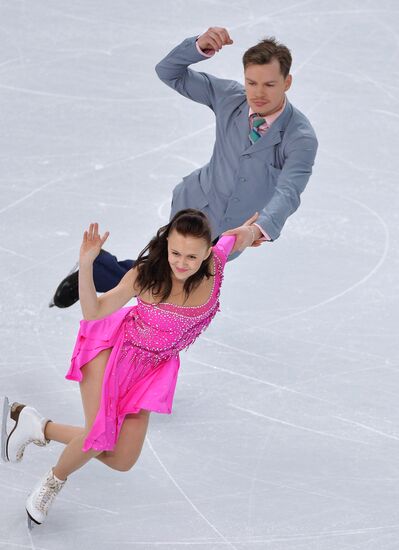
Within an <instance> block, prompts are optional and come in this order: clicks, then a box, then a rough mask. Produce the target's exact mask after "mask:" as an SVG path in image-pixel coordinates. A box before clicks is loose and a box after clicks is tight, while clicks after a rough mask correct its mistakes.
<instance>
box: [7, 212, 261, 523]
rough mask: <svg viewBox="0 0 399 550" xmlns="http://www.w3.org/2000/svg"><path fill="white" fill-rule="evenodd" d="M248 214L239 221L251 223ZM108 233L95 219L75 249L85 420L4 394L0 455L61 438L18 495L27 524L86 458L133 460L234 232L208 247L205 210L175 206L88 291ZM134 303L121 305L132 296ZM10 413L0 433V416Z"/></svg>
mask: <svg viewBox="0 0 399 550" xmlns="http://www.w3.org/2000/svg"><path fill="white" fill-rule="evenodd" d="M253 219H254V217H253V218H251V220H248V222H246V224H248V226H247V227H248V230H249V231H251V228H250V227H249V223H252V222H253ZM107 237H108V232H107V233H105V234H104V236H103V237H101V236H100V235H99V233H98V224H96V223H95V224H91V225H90V227H89V230H88V231H85V232H84V236H83V242H82V245H81V248H80V258H79V268H80V269H79V296H80V303H81V308H82V312H83V317H84V320H82V321H81V322H80V330H79V333H78V336H77V340H76V345H75V348H74V351H73V355H72V361H71V366H70V369H69V370H68V372H67V374H66V378H67V379H69V380H76V381H78V382H80V391H81V397H82V403H83V410H84V415H85V426H84V427H76V426H69V425H65V424H59V423H57V422H53V421H52V420H49V419H47V418H45V417H43V416H42V415H41V414H40V413H39V412H38V411H37V410H36V409H34V408H32V407H29V406H26V405H23V404H20V403H13V404H12V405H11V407H9V405H8V399H7V398H5V400H4V407H3V423H2V456H3V459H4V460H6V461H10V462H19V461H20V460H22V458H23V454H24V450H25V447H26V446H27V445H28V444H29V443H32V442H33V443H35V444H36V445H41V446H44V445H46V444H48V443H49V442H50V441H51V440H54V441H58V442H60V443H64V444H65V445H66V446H65V449H64V450H63V452H62V454H61V455H60V457H59V459H58V462H57V464H56V465H55V466H54V467H53V468H52V469H51V470H50V471H49V472H47V473H46V475H45V476H44V477H43V478H42V479H41V480H40V481H39V483H38V484H37V486H36V487H35V488H34V489H33V491H32V493H31V494H30V495H29V497H28V499H27V501H26V511H27V514H28V525H29V527H30V528H31V527H32V526H33V523H32V522H34V523H36V524H41V523H43V522H44V521H45V519H46V516H47V514H48V511H49V509H50V506H51V504H52V503H53V501H54V499H55V497H56V495H57V494H58V493H59V491H60V490H61V489H62V487H63V486H64V485H65V482H66V480H67V478H68V477H69V476H70V475H71V474H72V473H73V472H74V471H75V470H77V469H79V468H81V467H82V466H83V465H85V464H86V463H87V462H88V461H89V460H91V459H92V458H97V459H98V460H100V461H101V462H103V463H104V464H106V465H107V466H109V467H110V468H113V469H115V470H119V471H128V470H129V469H130V468H132V466H133V465H134V464H135V462H136V461H137V459H138V457H139V455H140V452H141V448H142V446H143V442H144V438H145V434H146V431H147V426H148V421H149V416H150V411H156V412H159V413H170V412H171V409H172V401H173V395H174V390H175V385H176V379H177V374H178V370H179V352H180V351H181V350H183V349H184V348H187V346H189V345H190V344H191V343H193V342H194V341H195V340H196V338H197V337H198V336H199V335H200V333H201V332H202V331H203V330H204V329H205V328H206V327H207V326H208V325H209V323H210V322H211V320H212V319H213V317H214V316H215V314H216V312H217V311H218V308H219V293H220V286H221V283H222V276H223V269H224V266H225V263H226V261H227V257H228V255H229V253H230V252H231V251H232V249H233V246H234V242H235V237H234V236H231V235H230V236H222V237H221V238H220V240H219V241H218V243H217V244H216V245H215V246H212V243H211V230H210V227H209V224H208V221H207V219H206V216H205V215H204V214H203V213H202V212H200V211H198V210H193V209H187V210H182V211H180V212H178V213H177V214H176V215H175V216H174V217H173V218H172V220H171V221H170V223H168V224H167V225H165V226H164V227H161V228H160V229H159V230H158V232H157V234H156V236H155V237H154V238H153V239H152V240H151V241H150V243H149V244H148V245H147V246H146V248H145V249H144V250H143V251H142V252H141V254H140V255H139V257H138V259H137V261H136V264H135V267H133V268H132V269H131V270H130V271H129V272H128V273H126V275H125V276H124V277H123V279H122V280H121V282H120V283H119V285H118V286H117V287H116V288H114V289H112V290H110V291H109V292H107V293H105V294H103V295H101V296H100V297H97V295H96V291H95V287H94V283H93V271H92V270H93V262H94V260H95V258H96V257H97V255H98V254H99V252H100V250H101V247H102V245H103V244H104V242H105V241H106V239H107ZM134 296H136V297H137V305H135V306H133V307H122V306H124V305H125V304H126V303H127V302H128V301H129V300H130V299H131V298H132V297H134ZM10 418H11V420H12V421H14V425H13V429H12V431H11V432H10V433H9V434H7V430H6V426H7V421H9V420H10Z"/></svg>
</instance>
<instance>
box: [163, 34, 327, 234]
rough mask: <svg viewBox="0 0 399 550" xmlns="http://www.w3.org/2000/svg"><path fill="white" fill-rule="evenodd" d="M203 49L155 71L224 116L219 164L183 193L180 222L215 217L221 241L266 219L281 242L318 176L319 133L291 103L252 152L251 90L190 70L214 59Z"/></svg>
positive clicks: (178, 192) (179, 191) (192, 179)
mask: <svg viewBox="0 0 399 550" xmlns="http://www.w3.org/2000/svg"><path fill="white" fill-rule="evenodd" d="M195 41H196V37H192V38H187V39H186V40H184V41H183V42H182V43H181V44H180V45H179V46H177V47H176V48H174V49H173V50H172V51H171V52H170V53H169V54H168V55H167V56H166V57H165V58H164V59H163V60H162V61H160V63H158V65H157V66H156V69H155V70H156V72H157V74H158V76H159V78H160V79H161V80H162V81H163V82H165V84H167V85H168V86H170V87H171V88H173V89H174V90H176V91H178V92H179V93H180V94H182V95H183V96H185V97H187V98H189V99H192V100H193V101H197V102H198V103H202V104H204V105H207V106H208V107H210V108H211V109H212V110H213V112H214V113H215V116H216V141H215V146H214V150H213V153H212V157H211V159H210V161H209V162H208V164H206V165H205V166H203V167H202V168H200V169H198V170H195V171H194V172H192V173H191V174H190V175H188V176H186V177H185V178H183V181H182V182H181V183H179V184H178V185H177V186H176V187H175V189H174V191H173V199H172V216H173V215H174V214H175V213H176V212H177V211H178V210H181V209H183V208H198V209H200V210H202V211H203V212H205V213H206V214H207V215H208V217H209V219H210V222H211V225H212V231H213V236H214V237H216V236H218V235H220V234H221V233H222V232H223V231H226V230H227V229H231V228H233V227H236V226H239V225H241V224H242V223H243V222H244V221H245V220H246V219H248V218H250V217H251V216H252V215H253V214H254V213H255V212H259V214H260V215H259V218H258V220H257V222H256V223H258V224H259V225H260V226H261V227H262V228H263V229H264V230H265V231H266V233H267V234H268V235H269V236H270V237H271V239H272V240H275V239H277V238H278V237H279V235H280V232H281V229H282V227H283V226H284V224H285V222H286V220H287V218H288V216H290V215H291V214H292V213H293V212H295V210H296V209H297V208H298V206H299V204H300V194H301V193H302V191H303V190H304V189H305V186H306V184H307V182H308V180H309V177H310V175H311V173H312V166H313V162H314V159H315V156H316V151H317V139H316V135H315V133H314V130H313V128H312V126H311V124H310V122H309V121H308V119H307V118H306V117H305V116H304V115H303V114H302V113H301V112H300V111H298V110H297V109H295V107H293V106H292V105H291V104H290V103H289V102H288V100H287V102H286V107H285V109H284V111H283V112H282V113H281V115H280V116H279V117H278V118H277V120H276V121H275V122H274V123H273V124H272V126H271V127H270V129H269V130H268V131H267V132H266V134H265V135H263V136H262V137H261V138H260V139H259V140H258V141H257V142H256V143H255V144H251V142H250V141H249V137H248V134H249V122H248V114H249V105H248V103H247V101H246V95H245V89H244V87H243V86H242V84H239V83H238V82H236V81H235V80H225V79H221V78H216V77H215V76H212V75H210V74H206V73H201V72H197V71H193V70H192V69H189V68H188V66H189V65H191V64H192V63H197V62H198V61H203V60H205V59H207V58H206V57H204V56H202V55H201V54H200V53H199V52H198V51H197V48H196V46H195Z"/></svg>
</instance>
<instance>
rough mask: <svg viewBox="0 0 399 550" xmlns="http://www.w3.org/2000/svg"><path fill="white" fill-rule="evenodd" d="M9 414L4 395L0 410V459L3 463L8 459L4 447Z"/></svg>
mask: <svg viewBox="0 0 399 550" xmlns="http://www.w3.org/2000/svg"><path fill="white" fill-rule="evenodd" d="M9 412H10V403H9V401H8V397H7V396H6V395H5V396H4V397H3V408H2V416H1V459H2V460H3V461H4V462H8V458H7V454H6V446H7V420H8V415H9Z"/></svg>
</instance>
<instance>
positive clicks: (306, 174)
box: [256, 136, 318, 240]
mask: <svg viewBox="0 0 399 550" xmlns="http://www.w3.org/2000/svg"><path fill="white" fill-rule="evenodd" d="M317 146H318V144H317V139H316V137H314V136H302V137H298V138H297V139H295V140H294V141H293V142H292V143H290V144H288V145H287V148H286V149H287V150H286V158H285V161H284V164H283V168H282V170H281V172H280V174H279V176H278V179H277V185H276V189H275V191H274V194H273V196H272V198H271V200H270V201H269V202H268V203H267V205H266V206H265V208H264V209H263V210H262V211H261V212H260V215H259V218H258V219H257V220H256V223H257V224H258V225H260V226H261V227H262V229H264V231H265V232H266V233H267V234H268V235H269V236H270V238H271V239H272V240H275V239H277V238H278V237H279V236H280V233H281V230H282V228H283V226H284V224H285V222H286V221H287V218H288V216H290V215H291V214H293V213H294V212H295V210H296V209H297V208H298V206H299V205H300V202H301V200H300V195H301V193H302V191H303V190H304V189H305V187H306V184H307V183H308V181H309V178H310V175H311V173H312V166H313V163H314V159H315V157H316V152H317Z"/></svg>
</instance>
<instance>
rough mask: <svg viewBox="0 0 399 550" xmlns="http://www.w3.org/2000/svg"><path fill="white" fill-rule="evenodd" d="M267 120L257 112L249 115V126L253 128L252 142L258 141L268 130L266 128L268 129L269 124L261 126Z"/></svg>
mask: <svg viewBox="0 0 399 550" xmlns="http://www.w3.org/2000/svg"><path fill="white" fill-rule="evenodd" d="M265 122H266V119H265V118H263V117H261V116H259V115H258V114H257V113H252V115H251V116H250V117H249V127H250V129H251V131H250V132H249V139H250V141H251V143H255V142H256V141H258V139H259V138H261V137H262V136H263V134H264V133H265V132H266V130H267V129H268V126H267V124H266V126H265V127H264V128H259V126H262V125H263V124H265Z"/></svg>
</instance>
